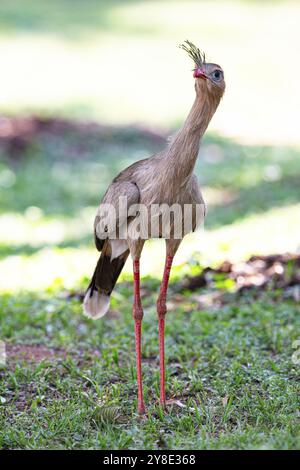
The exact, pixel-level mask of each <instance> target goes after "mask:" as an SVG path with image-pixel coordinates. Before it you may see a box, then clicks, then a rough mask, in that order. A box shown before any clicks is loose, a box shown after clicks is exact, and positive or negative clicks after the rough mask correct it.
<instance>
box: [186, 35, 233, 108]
mask: <svg viewBox="0 0 300 470" xmlns="http://www.w3.org/2000/svg"><path fill="white" fill-rule="evenodd" d="M180 47H181V48H182V49H183V50H185V51H186V52H187V53H188V55H189V56H190V57H191V59H192V60H193V61H194V64H195V68H194V70H193V76H194V78H195V79H196V80H195V89H196V93H197V94H200V95H203V93H208V94H209V95H212V96H216V97H218V98H219V99H220V98H221V97H222V96H223V93H224V91H225V80H224V72H223V70H222V67H220V66H219V65H217V64H212V63H208V62H206V60H205V54H204V53H203V52H201V51H200V49H198V47H196V46H195V45H194V44H193V43H191V42H190V41H185V42H184V43H183V44H181V45H180Z"/></svg>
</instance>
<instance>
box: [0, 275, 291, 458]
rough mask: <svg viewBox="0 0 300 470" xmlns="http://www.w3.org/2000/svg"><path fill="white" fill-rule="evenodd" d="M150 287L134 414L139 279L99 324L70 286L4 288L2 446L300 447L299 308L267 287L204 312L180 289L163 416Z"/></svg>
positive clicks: (174, 304)
mask: <svg viewBox="0 0 300 470" xmlns="http://www.w3.org/2000/svg"><path fill="white" fill-rule="evenodd" d="M143 284H144V289H143V294H144V307H145V318H144V322H143V376H144V384H145V398H146V403H147V414H146V416H145V417H142V418H141V417H139V416H138V415H137V414H136V412H135V410H136V405H137V401H136V377H135V375H136V374H135V363H134V335H133V321H132V314H131V301H132V296H131V285H130V283H126V282H124V283H121V284H119V287H118V289H117V294H116V296H115V298H114V300H113V304H112V312H111V313H110V315H109V316H108V317H106V318H105V319H104V321H99V322H97V323H94V322H92V321H87V320H86V319H84V318H83V317H82V314H81V306H80V302H79V300H78V299H77V298H76V296H75V297H66V295H63V293H62V292H61V291H60V290H59V291H55V290H51V291H48V292H45V293H43V294H38V295H34V294H23V295H16V296H12V295H4V296H2V298H1V312H5V321H3V320H2V325H3V327H2V334H3V335H4V337H5V338H6V339H7V366H6V368H4V369H3V370H2V371H1V386H0V397H1V405H0V406H1V415H0V424H1V425H0V429H1V431H0V445H1V447H2V448H26V449H28V448H29V449H41V448H43V449H45V448H68V449H88V448H93V449H108V448H113V449H116V448H117V449H126V448H130V449H232V448H235V449H253V448H265V449H266V448H267V449H298V448H299V445H300V440H299V435H300V423H299V366H298V365H295V364H294V363H293V361H292V359H291V358H292V354H293V352H294V351H293V348H292V342H293V341H294V340H296V339H297V338H299V336H300V322H299V313H300V312H299V310H300V309H299V304H296V303H295V302H294V301H292V300H282V298H281V296H280V294H278V293H277V296H278V295H279V298H280V302H279V301H278V297H277V298H276V295H274V293H273V294H270V293H268V294H264V295H262V296H261V297H260V298H259V299H255V297H254V296H253V295H252V294H251V295H243V296H242V297H241V298H239V299H238V300H237V299H235V300H234V303H233V302H232V300H233V299H231V301H230V302H228V303H225V304H223V305H222V304H221V305H218V303H216V304H215V307H214V308H203V307H202V308H199V301H198V300H197V296H195V295H192V294H191V293H190V292H189V291H185V292H184V293H178V292H177V293H176V292H175V291H176V289H175V291H174V287H175V286H176V284H175V283H174V284H173V285H171V295H170V302H169V307H170V313H169V314H168V316H167V327H166V350H167V362H168V366H167V396H168V399H169V404H168V409H167V412H165V413H164V412H163V411H162V410H161V409H160V407H159V404H158V388H159V386H158V383H159V382H158V380H159V377H158V370H159V367H158V359H157V355H158V342H157V336H158V335H157V319H156V313H155V293H156V291H157V287H158V284H157V282H156V281H154V280H153V279H146V280H144V283H143ZM145 294H147V295H145ZM28 344H30V345H31V346H28Z"/></svg>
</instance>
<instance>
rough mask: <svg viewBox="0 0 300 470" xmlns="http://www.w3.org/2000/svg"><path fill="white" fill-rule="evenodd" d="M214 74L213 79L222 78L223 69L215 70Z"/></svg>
mask: <svg viewBox="0 0 300 470" xmlns="http://www.w3.org/2000/svg"><path fill="white" fill-rule="evenodd" d="M212 76H213V79H214V80H216V81H219V80H221V78H222V72H221V70H215V71H214V72H213V74H212Z"/></svg>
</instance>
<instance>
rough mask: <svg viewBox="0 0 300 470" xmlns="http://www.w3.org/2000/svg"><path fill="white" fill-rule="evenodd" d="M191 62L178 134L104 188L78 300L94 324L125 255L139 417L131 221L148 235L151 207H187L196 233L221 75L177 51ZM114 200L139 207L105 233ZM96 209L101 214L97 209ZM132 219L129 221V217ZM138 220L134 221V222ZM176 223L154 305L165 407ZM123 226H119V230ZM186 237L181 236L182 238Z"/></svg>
mask: <svg viewBox="0 0 300 470" xmlns="http://www.w3.org/2000/svg"><path fill="white" fill-rule="evenodd" d="M182 47H183V49H184V50H185V51H187V52H188V53H189V55H190V56H191V57H192V58H193V60H194V61H195V69H194V77H196V78H195V90H196V97H195V101H194V103H193V106H192V108H191V111H190V113H189V115H188V117H187V119H186V121H185V122H184V124H183V126H182V127H181V129H180V130H179V131H178V132H177V134H175V135H174V136H173V137H172V138H171V139H170V141H169V142H168V145H167V146H166V148H165V149H164V150H163V151H161V152H159V153H158V154H156V155H153V156H151V157H149V158H146V159H144V160H141V161H138V162H136V163H134V164H133V165H131V166H129V167H128V168H126V169H125V170H123V171H122V172H121V173H120V174H119V175H118V176H117V177H116V178H115V179H114V180H113V182H112V183H111V185H110V186H109V187H108V189H107V191H106V193H105V195H104V197H103V199H102V202H101V204H102V205H103V204H110V207H111V208H112V209H111V210H108V211H107V212H105V213H103V212H101V211H100V212H98V214H97V216H96V219H95V227H94V228H95V243H96V247H97V249H98V250H99V251H101V250H102V253H101V256H100V258H99V261H98V263H97V266H96V269H95V272H94V275H93V277H92V280H91V283H90V285H89V288H88V290H87V293H86V296H85V299H84V311H85V314H86V315H88V316H90V317H91V318H99V317H100V316H102V315H104V314H105V313H106V311H107V310H108V308H109V296H110V294H111V292H112V290H113V288H114V286H115V283H116V281H117V279H118V276H119V274H120V272H121V270H122V268H123V266H124V264H125V261H126V259H127V257H128V254H129V253H130V254H131V257H132V260H133V267H134V280H135V282H134V307H133V316H134V320H135V333H136V354H137V375H138V410H139V412H140V413H142V412H143V411H144V402H143V396H142V380H141V364H140V353H141V351H140V335H141V322H142V317H143V310H142V305H141V300H140V293H139V259H140V255H141V252H142V249H143V246H144V242H145V239H147V238H150V237H151V235H150V236H146V237H144V236H143V234H141V235H140V236H139V237H138V238H135V237H136V226H137V220H139V225H140V227H144V228H145V229H151V218H150V215H151V210H152V208H153V207H154V206H153V205H155V204H157V205H162V204H167V205H168V206H172V205H173V204H178V205H179V206H180V207H182V209H183V208H184V205H185V204H191V207H192V224H191V225H192V230H194V229H195V228H196V227H195V226H196V212H197V210H198V208H199V207H200V208H202V218H203V217H204V201H203V198H202V195H201V191H200V189H199V186H198V181H197V178H196V176H195V175H194V174H193V170H194V166H195V162H196V159H197V156H198V152H199V145H200V140H201V138H202V136H203V134H204V133H205V131H206V129H207V126H208V124H209V122H210V120H211V118H212V116H213V114H214V113H215V111H216V109H217V107H218V105H219V102H220V99H221V97H222V96H223V93H224V90H225V82H224V75H223V71H222V69H221V67H220V66H218V65H216V64H211V63H206V62H205V55H204V54H202V53H201V52H200V50H199V49H198V48H196V46H194V45H193V44H192V43H190V42H188V41H186V43H185V44H184V45H183V46H182ZM120 196H121V197H123V198H125V199H126V201H127V206H128V208H130V207H134V205H137V204H139V205H142V206H141V207H142V208H143V209H144V210H143V213H142V214H141V213H138V214H137V213H132V212H131V213H130V212H129V213H126V216H125V218H121V217H119V218H117V219H116V223H117V228H116V229H115V230H112V229H111V226H112V224H111V221H112V219H113V212H114V210H115V209H116V210H117V209H119V206H120ZM102 205H100V209H101V210H102V208H103V206H102ZM134 214H135V215H134ZM137 215H139V217H138V216H137ZM163 217H164V213H163V211H162V213H160V214H159V215H158V219H159V225H158V227H159V228H158V234H157V236H159V237H164V218H163ZM178 217H180V220H177V219H176V214H175V213H174V215H173V219H171V220H172V223H171V225H172V227H171V234H170V236H168V237H165V238H166V265H165V271H164V278H163V282H162V286H161V290H160V295H159V298H158V301H157V313H158V319H159V333H160V368H161V397H160V398H161V404H162V405H164V404H165V393H164V341H163V336H164V318H165V314H166V311H167V310H166V291H167V285H168V280H169V273H170V269H171V264H172V260H173V257H174V255H175V253H176V251H177V249H178V247H179V245H180V242H181V238H175V236H174V226H175V223H179V224H180V225H181V226H182V227H183V226H184V224H183V218H182V215H180V214H179V215H178ZM126 223H127V224H128V233H127V234H126V236H125V237H122V236H121V235H120V233H121V232H122V228H123V227H124V226H125V225H126ZM124 224H125V225H124ZM185 234H186V232H185V230H183V235H185Z"/></svg>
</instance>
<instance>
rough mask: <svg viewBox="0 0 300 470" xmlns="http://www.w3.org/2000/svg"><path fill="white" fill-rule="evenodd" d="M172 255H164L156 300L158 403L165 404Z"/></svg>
mask: <svg viewBox="0 0 300 470" xmlns="http://www.w3.org/2000/svg"><path fill="white" fill-rule="evenodd" d="M172 262H173V256H170V255H168V256H167V257H166V262H165V269H164V275H163V280H162V283H161V286H160V292H159V297H158V300H157V315H158V334H159V368H160V404H161V405H162V406H165V404H166V396H165V315H166V313H167V306H166V298H167V290H168V285H169V278H170V271H171V267H172Z"/></svg>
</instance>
